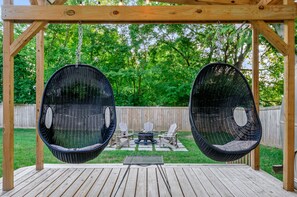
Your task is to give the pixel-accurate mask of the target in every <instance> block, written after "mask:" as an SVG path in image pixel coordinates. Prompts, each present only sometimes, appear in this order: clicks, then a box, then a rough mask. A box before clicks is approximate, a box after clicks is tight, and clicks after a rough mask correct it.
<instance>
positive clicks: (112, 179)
mask: <svg viewBox="0 0 297 197" xmlns="http://www.w3.org/2000/svg"><path fill="white" fill-rule="evenodd" d="M120 171H121V169H119V168H115V169H112V171H111V173H110V175H109V177H108V179H107V181H106V186H105V187H103V188H102V190H101V192H100V195H101V196H111V194H112V192H113V191H114V190H115V185H116V182H117V181H118V178H119V174H120ZM80 196H82V195H80ZM78 197H79V196H78Z"/></svg>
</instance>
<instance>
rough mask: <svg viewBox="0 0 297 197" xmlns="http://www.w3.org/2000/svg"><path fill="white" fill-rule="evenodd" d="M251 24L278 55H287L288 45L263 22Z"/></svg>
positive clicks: (252, 22)
mask: <svg viewBox="0 0 297 197" xmlns="http://www.w3.org/2000/svg"><path fill="white" fill-rule="evenodd" d="M251 24H252V25H253V27H254V28H256V29H257V30H258V31H259V33H261V34H262V35H263V36H264V37H265V38H266V39H267V40H268V41H269V42H270V43H271V44H272V45H273V46H274V47H275V48H276V49H277V50H278V51H279V52H280V53H282V54H283V55H287V54H288V45H287V44H286V43H285V42H284V40H283V39H282V38H281V37H280V36H279V35H278V34H277V33H275V32H274V31H273V30H272V29H271V28H270V27H269V26H268V24H266V23H265V22H264V21H251Z"/></svg>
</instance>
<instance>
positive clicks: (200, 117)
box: [189, 63, 262, 161]
mask: <svg viewBox="0 0 297 197" xmlns="http://www.w3.org/2000/svg"><path fill="white" fill-rule="evenodd" d="M189 112H190V114H189V115H190V123H191V128H192V134H193V137H194V139H195V142H196V144H197V145H198V147H199V148H200V149H201V151H202V152H203V153H204V154H205V155H206V156H208V157H209V158H211V159H213V160H216V161H234V160H236V159H239V158H241V157H243V156H244V155H246V154H247V153H249V152H250V151H251V150H253V149H254V148H255V147H256V146H257V145H258V144H259V142H260V140H261V136H262V127H261V122H260V119H259V117H258V114H257V111H256V108H255V103H254V99H253V95H252V92H251V89H250V87H249V85H248V83H247V81H246V79H245V78H244V76H243V75H242V74H241V72H240V71H239V70H238V69H236V68H235V67H233V66H231V65H228V64H224V63H213V64H209V65H207V66H205V67H204V68H203V69H202V70H201V71H200V72H199V74H198V75H197V77H196V79H195V82H194V84H193V87H192V92H191V97H190V109H189ZM238 112H241V114H240V113H239V114H238ZM238 116H242V118H241V119H240V118H239V119H238ZM236 119H238V120H236ZM239 120H241V122H240V121H239Z"/></svg>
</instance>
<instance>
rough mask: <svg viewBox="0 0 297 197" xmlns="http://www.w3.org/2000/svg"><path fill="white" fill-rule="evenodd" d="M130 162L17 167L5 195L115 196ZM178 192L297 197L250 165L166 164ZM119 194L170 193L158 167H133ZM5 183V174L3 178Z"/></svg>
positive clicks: (169, 178)
mask: <svg viewBox="0 0 297 197" xmlns="http://www.w3.org/2000/svg"><path fill="white" fill-rule="evenodd" d="M126 167H127V166H123V165H120V164H111V165H109V164H108V165H107V164H105V165H101V164H95V165H91V164H90V165H89V164H82V165H81V164H80V165H68V164H65V165H58V164H57V165H45V169H44V170H42V171H36V170H35V167H34V166H31V167H25V168H21V169H18V170H16V171H15V188H14V189H13V190H11V191H9V192H3V191H2V190H1V191H0V194H1V196H54V197H56V196H103V197H107V196H114V193H115V191H116V188H117V187H118V184H119V182H120V180H121V177H122V176H123V174H124V172H125V170H126ZM163 168H164V169H165V171H166V174H167V176H168V180H169V184H170V187H171V191H172V194H173V196H177V197H180V196H189V197H193V196H199V197H200V196H201V197H203V196H236V197H237V196H248V197H250V196H261V197H263V196H267V197H271V196H275V197H285V196H297V193H296V192H295V193H294V192H287V191H285V190H283V189H282V182H281V181H279V180H277V179H275V178H274V177H272V176H270V175H268V174H267V173H265V172H262V171H254V170H252V169H251V168H250V167H248V166H245V165H188V164H178V165H164V166H163ZM127 177H128V178H127V179H125V181H124V182H123V184H122V186H121V187H120V189H119V191H118V193H117V195H116V196H140V197H143V196H153V197H155V196H170V195H169V192H168V190H167V188H166V186H165V184H164V181H163V179H162V178H161V176H160V173H159V172H158V170H157V168H156V167H155V166H149V167H139V166H133V167H131V170H130V173H129V174H128V176H127ZM0 184H1V188H2V179H0Z"/></svg>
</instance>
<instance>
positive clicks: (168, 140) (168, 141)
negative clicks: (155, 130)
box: [159, 123, 178, 149]
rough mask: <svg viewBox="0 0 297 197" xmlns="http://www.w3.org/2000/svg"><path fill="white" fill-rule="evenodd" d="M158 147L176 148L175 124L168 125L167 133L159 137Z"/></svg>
mask: <svg viewBox="0 0 297 197" xmlns="http://www.w3.org/2000/svg"><path fill="white" fill-rule="evenodd" d="M159 141H160V144H159V145H160V147H165V146H166V147H170V148H173V149H175V148H177V147H178V145H177V124H176V123H173V124H171V125H170V127H169V129H168V131H167V133H165V134H163V135H159Z"/></svg>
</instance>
